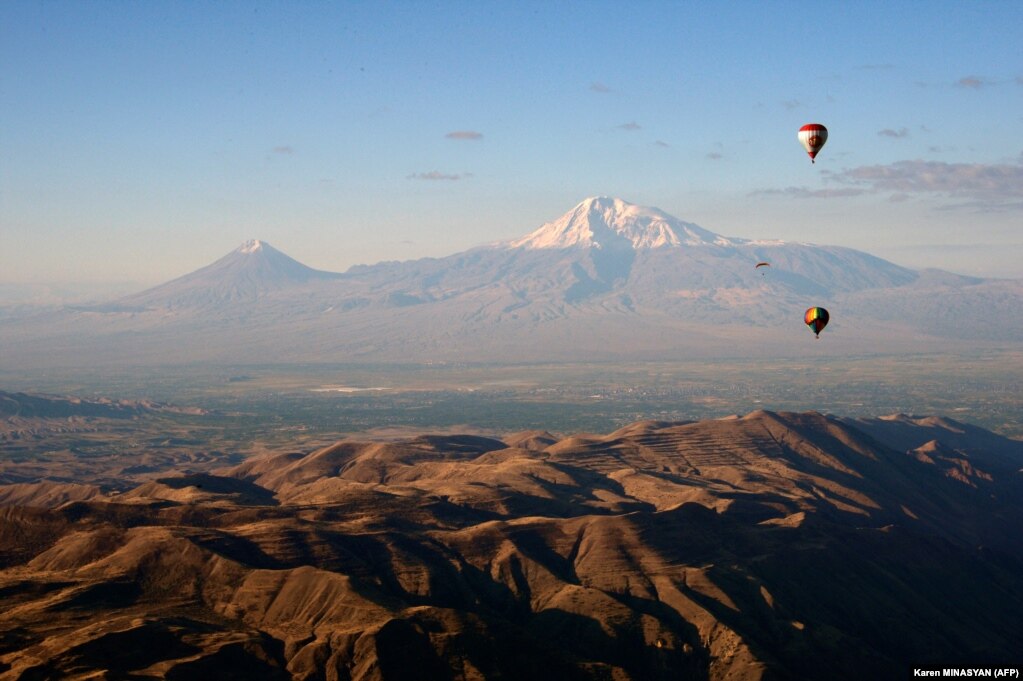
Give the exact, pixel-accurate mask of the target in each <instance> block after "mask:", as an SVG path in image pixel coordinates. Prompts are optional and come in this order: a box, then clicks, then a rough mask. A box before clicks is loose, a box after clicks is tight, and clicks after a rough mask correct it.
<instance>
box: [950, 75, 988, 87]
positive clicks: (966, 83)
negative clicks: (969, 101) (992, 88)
mask: <svg viewBox="0 0 1023 681" xmlns="http://www.w3.org/2000/svg"><path fill="white" fill-rule="evenodd" d="M986 84H987V81H986V80H985V79H983V78H981V77H979V76H963V77H962V78H960V79H959V80H957V81H956V85H957V86H958V87H964V88H969V89H971V90H979V89H981V88H982V87H984V85H986Z"/></svg>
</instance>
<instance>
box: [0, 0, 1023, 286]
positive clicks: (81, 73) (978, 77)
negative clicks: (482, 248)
mask: <svg viewBox="0 0 1023 681" xmlns="http://www.w3.org/2000/svg"><path fill="white" fill-rule="evenodd" d="M1021 43H1023V3H1020V2H1014V1H1006V2H969V3H964V2H939V1H934V0H932V1H928V2H895V3H892V2H869V1H863V2H855V3H848V2H834V3H828V2H814V3H804V2H771V3H763V2H752V1H751V2H728V3H724V2H719V3H712V2H685V3H679V2H670V3H669V2H620V3H616V2H599V1H590V2H567V1H562V2H536V3H531V2H496V1H495V2H478V1H473V2H455V1H445V2H368V1H367V2H331V3H316V2H285V3H274V2H254V3H253V2H216V3H214V2H204V1H200V0H196V1H194V2H157V1H153V2H114V1H111V2H50V1H47V2H39V1H31V0H9V1H8V2H3V3H0V292H2V291H3V290H4V289H3V288H2V286H3V285H8V290H10V285H18V284H40V283H50V284H60V285H62V286H64V287H65V288H66V289H67V290H79V289H80V290H83V291H85V290H99V289H101V288H102V287H108V288H110V287H114V288H116V287H117V286H121V287H125V288H132V287H134V288H135V289H139V288H143V287H146V286H150V285H155V284H157V283H160V282H162V281H166V280H168V279H171V278H173V277H176V276H180V275H182V274H185V273H187V272H190V271H192V270H194V269H197V268H199V267H202V266H204V265H206V264H208V263H210V262H212V261H213V260H215V259H217V258H219V257H221V256H223V255H225V254H226V253H228V252H230V251H231V250H233V249H235V248H237V247H238V246H239V245H240V244H241V243H242V242H243V241H245V240H247V239H250V238H257V239H262V240H265V241H267V242H269V243H270V244H272V245H273V246H275V247H276V248H278V249H279V250H282V251H284V252H285V253H288V254H289V255H291V256H292V257H294V258H296V259H298V260H299V261H301V262H303V263H305V264H307V265H309V266H312V267H316V268H319V269H326V270H332V271H344V270H345V269H347V268H348V267H350V266H351V265H354V264H361V263H375V262H379V261H382V260H409V259H415V258H421V257H437V256H443V255H448V254H451V253H456V252H459V251H463V250H466V249H469V248H472V247H475V246H478V245H481V244H485V243H490V242H494V241H499V240H506V239H513V238H516V237H519V236H521V235H523V234H526V233H528V232H530V231H532V230H533V229H535V228H536V227H538V226H539V225H541V224H542V223H544V222H547V221H550V220H554V219H556V218H557V217H558V216H560V215H561V214H563V213H565V212H566V211H568V210H570V209H571V208H572V207H573V206H574V205H575V204H577V203H578V202H580V201H581V200H583V199H584V198H586V197H588V196H594V195H609V196H616V197H619V198H623V199H625V200H627V201H631V202H633V203H638V204H641V205H647V206H655V207H657V208H660V209H662V210H664V211H666V212H668V213H670V214H672V215H674V216H676V217H678V218H680V219H682V220H686V221H689V222H695V223H697V224H698V225H700V226H701V227H704V228H705V229H709V230H711V231H713V232H717V233H719V234H724V235H727V236H738V237H744V238H751V239H785V240H792V241H805V242H811V243H819V244H834V245H843V246H849V247H852V248H857V249H861V250H865V251H868V252H870V253H873V254H875V255H878V256H881V257H883V258H886V259H889V260H892V261H893V262H896V263H898V264H901V265H905V266H909V267H914V268H924V267H937V268H941V269H946V270H950V271H953V272H958V273H962V274H971V275H979V276H992V277H1023V264H1021V263H1023V257H1021V256H1023V135H1021V134H1020V129H1021V124H1023V49H1021V48H1020V44H1021ZM808 122H819V123H823V124H824V125H826V126H827V127H828V129H829V131H830V135H829V140H828V143H827V145H826V146H825V148H824V150H823V151H822V152H821V153H820V155H819V156H818V159H817V163H816V164H811V163H810V161H809V158H808V157H807V155H806V154H805V152H804V151H803V150H802V147H801V146H800V145H799V143H798V142H797V140H796V131H797V130H798V129H799V127H800V126H801V125H803V124H804V123H808ZM90 287H91V288H90ZM104 290H106V289H104Z"/></svg>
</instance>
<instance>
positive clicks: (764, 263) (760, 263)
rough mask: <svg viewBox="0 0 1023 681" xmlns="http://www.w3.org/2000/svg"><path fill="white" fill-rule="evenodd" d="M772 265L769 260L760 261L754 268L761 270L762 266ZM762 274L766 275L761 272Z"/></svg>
mask: <svg viewBox="0 0 1023 681" xmlns="http://www.w3.org/2000/svg"><path fill="white" fill-rule="evenodd" d="M770 266H771V263H769V262H758V263H757V266H756V267H754V268H753V269H755V270H759V269H760V268H761V267H770ZM760 276H764V273H763V272H761V273H760Z"/></svg>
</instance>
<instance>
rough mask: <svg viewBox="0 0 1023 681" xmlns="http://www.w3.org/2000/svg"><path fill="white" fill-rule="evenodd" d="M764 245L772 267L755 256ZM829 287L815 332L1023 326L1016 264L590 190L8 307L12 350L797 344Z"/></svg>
mask: <svg viewBox="0 0 1023 681" xmlns="http://www.w3.org/2000/svg"><path fill="white" fill-rule="evenodd" d="M762 261H766V262H769V263H770V267H766V268H760V269H757V268H756V264H757V263H759V262H762ZM818 305H820V306H824V307H827V308H828V309H829V310H830V312H831V324H830V325H829V327H828V329H827V330H826V331H825V335H824V336H823V337H822V340H824V339H826V340H827V341H828V343H829V347H833V348H835V350H836V351H838V352H840V353H841V352H858V353H862V352H898V351H906V350H914V351H919V350H925V351H943V350H948V349H951V348H955V347H961V346H962V345H963V344H965V343H980V344H984V343H988V342H990V343H994V344H1001V345H1004V344H1006V343H1009V344H1018V343H1019V342H1020V339H1023V317H1021V316H1020V315H1018V314H1015V310H1018V309H1019V307H1020V306H1021V305H1023V281H1021V280H982V279H975V278H969V277H958V276H956V275H952V274H949V273H942V272H937V271H924V272H922V273H918V272H914V271H912V270H909V269H906V268H903V267H900V266H898V265H895V264H893V263H890V262H887V261H885V260H882V259H880V258H877V257H874V256H872V255H870V254H867V253H863V252H861V251H856V250H854V249H849V248H842V247H836V246H821V245H814V244H805V243H786V242H780V241H751V240H747V239H741V238H737V237H723V236H720V235H718V234H715V233H713V232H711V231H709V230H706V229H703V228H701V227H698V226H696V225H693V224H690V223H685V222H682V221H680V220H677V219H675V218H672V217H671V216H669V215H666V214H665V213H664V212H663V211H660V210H658V209H655V208H644V207H640V206H635V205H632V204H629V203H628V202H625V201H622V200H620V199H611V198H607V197H595V198H591V199H587V200H585V201H583V202H581V203H580V204H579V205H577V206H576V207H575V208H573V209H572V210H571V211H569V212H568V213H566V214H565V215H563V216H562V217H561V218H559V219H557V220H554V221H552V222H549V223H546V224H545V225H542V226H541V227H540V228H539V229H537V230H534V231H533V232H532V233H530V234H528V235H526V236H524V237H522V238H520V239H517V240H512V241H507V242H501V243H497V244H491V245H489V246H484V247H480V248H476V249H472V250H470V251H466V252H464V253H456V254H453V255H450V256H447V257H443V258H424V259H420V260H415V261H410V262H386V263H380V264H377V265H370V266H357V267H353V268H351V269H350V270H348V271H347V272H345V273H344V274H335V273H328V272H320V271H317V270H312V269H310V268H308V267H305V266H304V265H301V264H300V263H297V262H295V261H294V260H292V259H291V258H288V256H286V255H284V254H282V253H280V252H279V251H276V250H275V249H272V248H271V247H269V246H268V245H266V244H264V243H261V242H250V243H249V244H247V245H244V246H243V247H242V248H240V249H238V250H237V251H235V252H234V253H231V254H229V255H228V256H226V257H224V258H222V259H221V260H219V261H217V262H216V263H213V264H212V265H210V266H208V267H206V268H203V269H201V270H198V271H197V272H193V273H192V274H189V275H186V276H184V277H181V278H179V279H177V280H174V281H172V282H168V283H167V284H164V285H162V286H158V287H156V288H153V289H150V290H149V291H145V292H142V293H140V294H137V295H134V296H129V297H127V298H122V299H120V300H118V301H115V302H114V303H113V304H110V305H106V306H93V307H89V308H69V309H66V310H62V311H57V312H49V313H40V314H39V315H36V316H34V317H25V318H17V319H0V342H3V343H4V345H5V353H4V356H3V357H0V362H12V363H17V364H19V365H22V366H24V365H40V364H45V365H52V364H53V363H55V362H56V363H68V362H76V361H79V360H80V359H81V358H83V357H84V358H88V360H89V361H93V362H99V363H106V362H112V361H124V360H125V359H129V360H131V361H134V362H141V363H146V362H153V361H172V362H174V361H192V360H202V361H243V362H251V361H264V360H265V359H266V358H267V357H274V358H276V359H278V360H280V361H300V362H307V361H353V360H354V361H364V360H369V361H395V360H400V361H409V360H411V361H449V360H451V361H460V360H475V361H561V360H581V359H585V360H643V359H665V358H673V357H677V356H679V354H680V353H682V354H685V355H687V356H704V357H713V356H723V355H729V356H731V355H736V354H739V355H748V354H749V353H751V352H757V353H761V354H768V355H770V354H779V353H780V354H783V355H792V354H799V353H802V352H804V351H805V348H804V347H803V346H802V345H800V344H801V343H805V342H806V341H807V340H812V338H813V337H812V335H809V334H808V333H807V332H806V330H805V328H803V325H802V315H803V312H804V311H805V310H806V308H808V307H811V306H818ZM992 319H994V320H996V323H992ZM957 344H958V345H957Z"/></svg>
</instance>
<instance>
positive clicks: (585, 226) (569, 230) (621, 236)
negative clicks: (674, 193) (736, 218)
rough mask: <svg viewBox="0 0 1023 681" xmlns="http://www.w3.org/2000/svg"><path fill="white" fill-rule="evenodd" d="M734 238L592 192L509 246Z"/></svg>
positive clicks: (697, 242) (662, 244)
mask: <svg viewBox="0 0 1023 681" xmlns="http://www.w3.org/2000/svg"><path fill="white" fill-rule="evenodd" d="M737 241H738V240H732V239H726V238H725V237H722V236H719V235H717V234H714V233H713V232H710V231H708V230H705V229H703V228H701V227H698V226H697V225H694V224H691V223H688V222H682V221H681V220H679V219H677V218H674V217H672V216H670V215H668V214H667V213H665V212H664V211H662V210H660V209H658V208H648V207H645V206H637V205H635V204H632V203H629V202H628V201H623V200H622V199H618V198H614V197H610V196H593V197H590V198H588V199H585V200H584V201H582V202H581V203H579V205H577V206H576V207H575V208H573V209H572V210H570V211H569V212H567V213H565V214H564V215H562V216H561V217H560V218H558V219H557V220H554V221H553V222H548V223H546V224H543V225H541V226H540V228H539V229H537V230H535V231H533V232H531V233H530V234H527V235H526V236H524V237H522V238H521V239H516V240H514V241H512V242H510V243H509V246H511V247H512V248H525V249H538V248H570V247H573V246H585V247H594V248H604V247H607V246H611V245H613V244H616V243H617V244H620V245H624V244H625V243H626V242H627V243H629V244H631V247H632V248H669V247H678V246H682V245H687V246H705V245H714V244H717V245H722V246H726V245H733V244H735V243H737Z"/></svg>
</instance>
